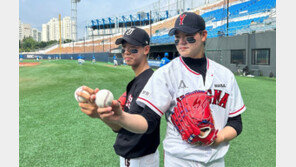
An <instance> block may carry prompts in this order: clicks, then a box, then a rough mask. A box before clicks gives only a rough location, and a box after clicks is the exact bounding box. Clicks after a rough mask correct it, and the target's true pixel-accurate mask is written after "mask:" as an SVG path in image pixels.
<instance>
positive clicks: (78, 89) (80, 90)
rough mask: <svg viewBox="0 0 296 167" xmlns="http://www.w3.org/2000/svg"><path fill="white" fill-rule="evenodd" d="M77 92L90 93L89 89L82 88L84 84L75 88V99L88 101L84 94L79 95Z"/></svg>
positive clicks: (80, 101) (83, 101)
mask: <svg viewBox="0 0 296 167" xmlns="http://www.w3.org/2000/svg"><path fill="white" fill-rule="evenodd" d="M77 92H83V93H85V94H88V95H89V93H88V92H87V91H85V90H82V86H80V87H79V88H77V89H76V90H75V92H74V96H75V99H76V100H77V102H78V103H85V102H87V99H85V98H84V97H82V96H78V95H77Z"/></svg>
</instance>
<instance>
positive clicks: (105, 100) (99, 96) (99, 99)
mask: <svg viewBox="0 0 296 167" xmlns="http://www.w3.org/2000/svg"><path fill="white" fill-rule="evenodd" d="M113 100H114V96H113V94H112V92H110V91H109V90H107V89H102V90H99V92H98V93H96V100H95V102H96V104H97V106H98V107H100V108H104V107H109V106H111V104H112V101H113Z"/></svg>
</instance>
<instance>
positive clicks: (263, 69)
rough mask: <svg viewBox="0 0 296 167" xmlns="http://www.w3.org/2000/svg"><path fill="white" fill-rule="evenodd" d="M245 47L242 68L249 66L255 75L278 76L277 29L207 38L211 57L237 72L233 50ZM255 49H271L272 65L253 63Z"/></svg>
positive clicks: (208, 53)
mask: <svg viewBox="0 0 296 167" xmlns="http://www.w3.org/2000/svg"><path fill="white" fill-rule="evenodd" d="M236 49H245V51H246V61H245V62H246V64H239V65H238V67H239V68H240V69H242V68H244V67H245V66H248V67H249V69H250V71H251V72H252V73H253V74H254V75H263V76H269V75H270V72H272V73H273V75H274V76H276V31H268V32H263V33H254V34H243V35H238V36H234V37H218V38H210V39H207V42H206V53H207V56H208V57H209V58H210V59H213V60H215V61H216V62H218V63H220V64H222V65H224V66H226V67H227V68H229V69H230V70H231V71H233V72H236V71H237V66H236V64H231V61H230V59H231V50H236ZM253 49H270V65H253V64H252V50H253Z"/></svg>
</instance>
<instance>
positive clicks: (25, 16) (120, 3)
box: [19, 0, 158, 37]
mask: <svg viewBox="0 0 296 167" xmlns="http://www.w3.org/2000/svg"><path fill="white" fill-rule="evenodd" d="M156 1H158V0H81V2H79V3H78V5H77V10H78V13H77V23H78V24H77V26H78V30H77V32H78V37H81V36H83V35H84V27H85V25H86V24H87V21H88V24H90V22H89V21H90V20H91V19H95V18H102V17H108V16H116V15H118V14H122V13H125V12H128V11H131V10H133V9H138V8H141V7H144V6H147V5H149V4H151V3H153V2H156ZM59 14H61V17H62V18H63V17H65V16H70V17H71V0H19V18H20V19H21V22H22V23H27V24H30V25H31V26H32V27H33V28H37V29H38V30H40V31H41V27H42V24H45V23H47V22H48V21H49V20H50V19H51V18H53V17H55V18H58V17H59Z"/></svg>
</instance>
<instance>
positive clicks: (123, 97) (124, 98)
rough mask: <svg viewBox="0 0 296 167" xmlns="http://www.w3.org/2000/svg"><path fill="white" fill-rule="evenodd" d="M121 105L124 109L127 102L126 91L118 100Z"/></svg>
mask: <svg viewBox="0 0 296 167" xmlns="http://www.w3.org/2000/svg"><path fill="white" fill-rule="evenodd" d="M117 101H118V102H119V103H120V105H121V108H122V110H123V109H124V105H125V102H126V92H124V93H123V94H122V95H121V96H120V97H119V98H118V100H117Z"/></svg>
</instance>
